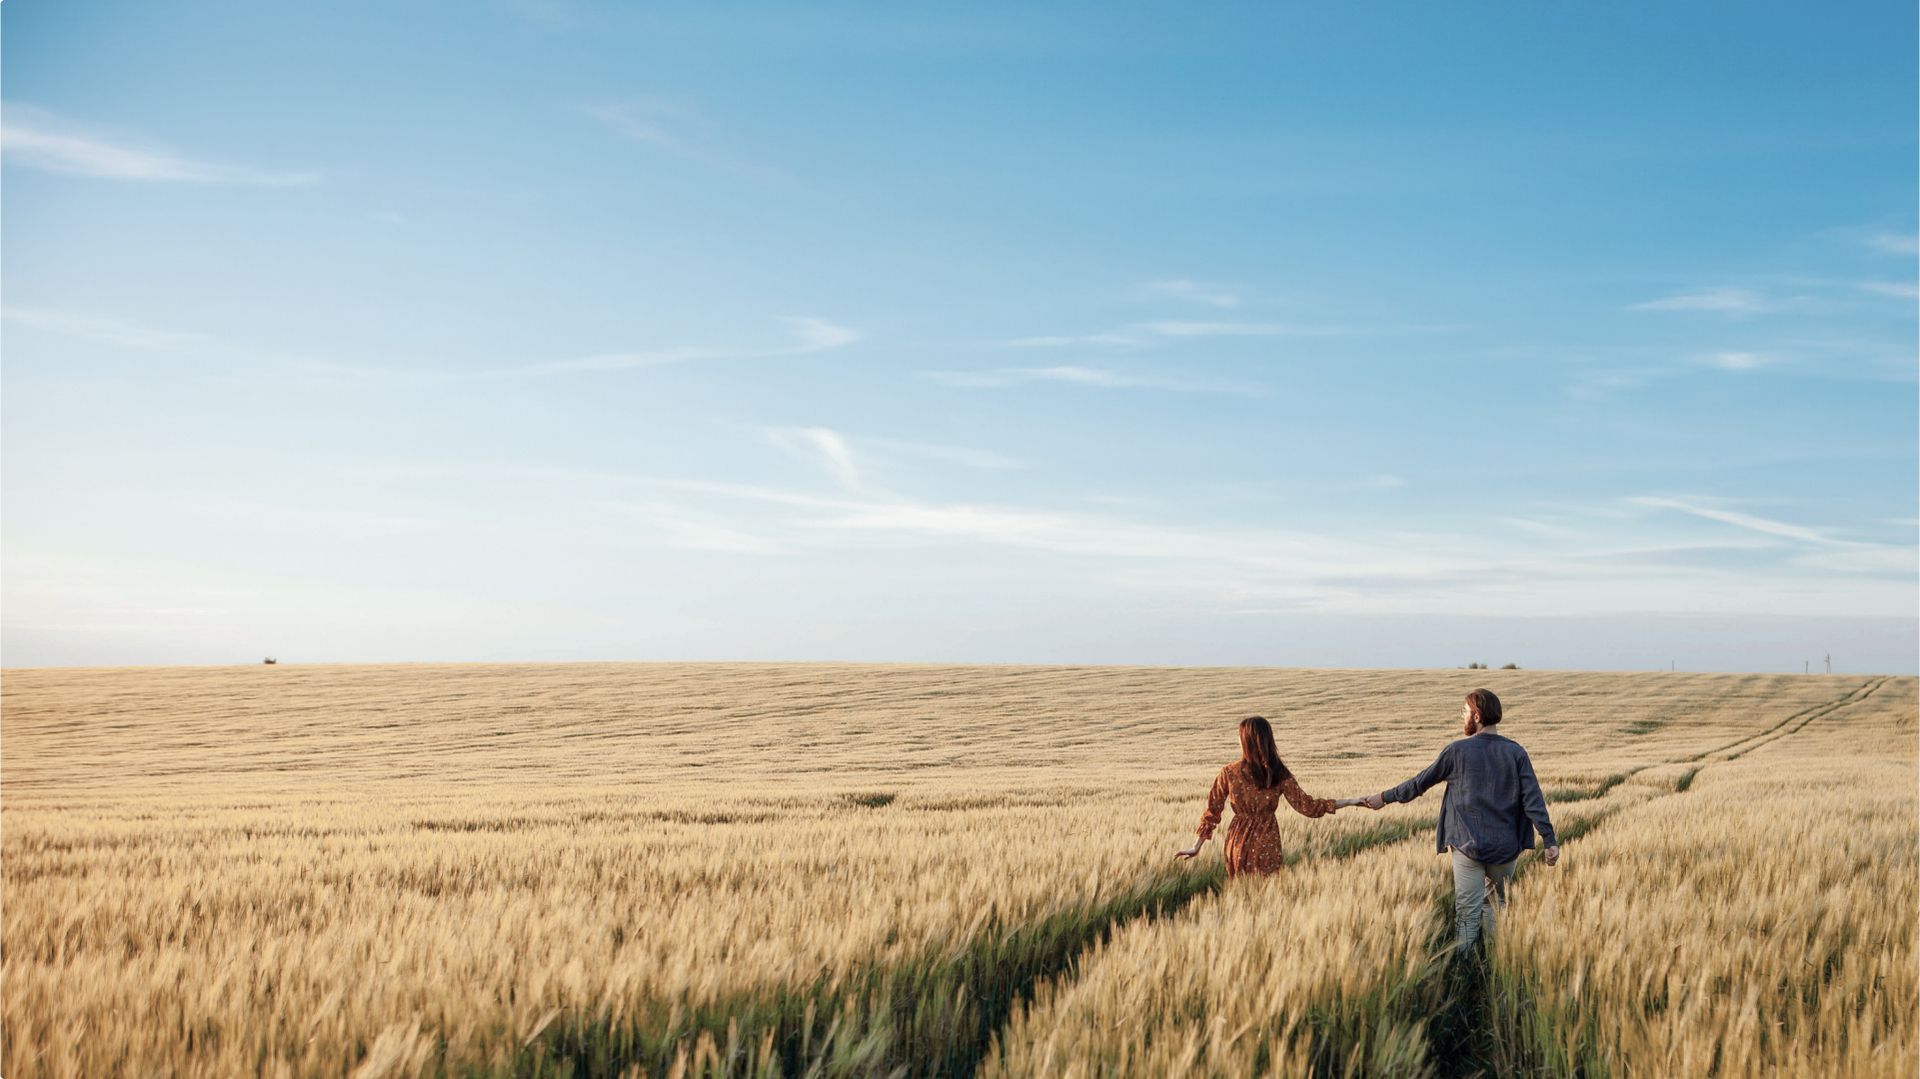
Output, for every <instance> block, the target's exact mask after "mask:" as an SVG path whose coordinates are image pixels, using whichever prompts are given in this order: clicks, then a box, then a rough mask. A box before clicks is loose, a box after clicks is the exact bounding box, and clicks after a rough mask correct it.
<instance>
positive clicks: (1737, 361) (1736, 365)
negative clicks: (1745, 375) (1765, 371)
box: [1706, 352, 1773, 371]
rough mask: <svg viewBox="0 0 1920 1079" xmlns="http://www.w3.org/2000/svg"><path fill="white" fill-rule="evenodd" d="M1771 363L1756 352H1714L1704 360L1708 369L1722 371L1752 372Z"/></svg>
mask: <svg viewBox="0 0 1920 1079" xmlns="http://www.w3.org/2000/svg"><path fill="white" fill-rule="evenodd" d="M1771 362H1773V361H1772V360H1771V359H1769V358H1768V357H1766V356H1762V355H1761V354H1760V353H1758V352H1715V353H1713V354H1712V355H1710V356H1708V357H1707V358H1706V363H1707V365H1708V366H1710V367H1718V368H1719V369H1720V370H1722V371H1752V370H1754V369H1755V368H1759V367H1765V366H1766V365H1767V364H1769V363H1771Z"/></svg>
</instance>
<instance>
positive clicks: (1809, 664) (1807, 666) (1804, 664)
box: [1800, 659, 1813, 674]
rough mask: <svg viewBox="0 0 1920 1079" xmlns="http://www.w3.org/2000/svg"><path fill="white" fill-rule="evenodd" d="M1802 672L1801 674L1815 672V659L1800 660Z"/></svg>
mask: <svg viewBox="0 0 1920 1079" xmlns="http://www.w3.org/2000/svg"><path fill="white" fill-rule="evenodd" d="M1800 673H1801V674H1812V673H1813V661H1812V660H1810V659H1803V660H1801V661H1800Z"/></svg>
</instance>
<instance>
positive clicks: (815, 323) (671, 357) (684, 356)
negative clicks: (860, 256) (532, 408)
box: [508, 315, 862, 375]
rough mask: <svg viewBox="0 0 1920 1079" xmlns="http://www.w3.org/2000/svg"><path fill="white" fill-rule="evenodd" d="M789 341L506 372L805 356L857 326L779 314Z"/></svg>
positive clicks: (619, 355)
mask: <svg viewBox="0 0 1920 1079" xmlns="http://www.w3.org/2000/svg"><path fill="white" fill-rule="evenodd" d="M780 321H781V322H783V323H784V324H785V325H786V327H787V331H788V333H789V334H790V335H791V336H792V343H790V344H788V345H784V346H775V347H771V348H722V347H714V346H708V345H680V346H675V347H672V348H664V349H654V350H650V351H644V352H612V353H601V354H598V355H593V356H579V357H575V358H573V359H568V360H552V361H548V362H546V363H536V364H529V365H527V366H525V367H519V368H514V369H512V370H511V371H510V372H508V373H518V374H533V375H557V374H571V373H578V372H582V371H622V370H627V369H629V368H634V367H660V366H664V365H667V364H675V363H694V362H698V361H702V360H732V359H754V358H767V357H775V356H804V355H807V354H809V353H815V352H825V351H828V350H830V349H836V348H840V347H842V346H845V345H850V344H852V343H854V342H855V341H858V340H860V339H861V337H862V334H861V333H860V331H859V330H855V329H852V328H850V327H847V326H842V325H840V324H838V323H835V322H831V321H828V320H827V319H824V318H819V317H817V316H813V315H801V316H791V317H787V318H782V319H781V320H780Z"/></svg>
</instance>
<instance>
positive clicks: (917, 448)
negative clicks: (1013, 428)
mask: <svg viewBox="0 0 1920 1079" xmlns="http://www.w3.org/2000/svg"><path fill="white" fill-rule="evenodd" d="M858 441H859V442H860V444H862V445H870V446H874V447H876V448H878V449H880V450H882V451H885V452H888V453H896V454H901V455H903V456H907V457H919V458H923V459H925V460H929V461H939V462H941V463H943V464H950V465H959V466H961V467H963V468H977V469H986V470H990V471H1004V470H1008V469H1016V468H1025V467H1026V464H1025V463H1024V462H1022V461H1021V460H1020V459H1019V458H1017V457H1010V456H1008V455H1007V454H1004V453H999V452H997V451H994V450H980V449H973V448H971V447H968V446H945V445H940V444H938V443H933V442H911V441H907V440H903V439H897V438H875V437H871V436H869V437H863V438H860V439H859V440H858Z"/></svg>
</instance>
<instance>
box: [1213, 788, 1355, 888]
mask: <svg viewBox="0 0 1920 1079" xmlns="http://www.w3.org/2000/svg"><path fill="white" fill-rule="evenodd" d="M1283 797H1284V798H1285V799H1286V800H1287V804H1288V805H1290V806H1292V807H1293V808H1294V811H1295V812H1297V813H1299V814H1300V815H1301V816H1303V817H1320V816H1325V815H1326V814H1328V813H1331V812H1333V799H1331V798H1315V797H1313V796H1312V795H1309V794H1308V793H1307V792H1306V791H1303V790H1301V789H1300V784H1298V783H1296V782H1294V779H1293V776H1292V775H1291V774H1289V775H1288V776H1287V778H1285V779H1283V780H1281V781H1280V783H1279V785H1278V786H1274V787H1267V788H1265V789H1262V788H1260V787H1256V786H1254V783H1253V776H1252V774H1251V773H1249V772H1248V771H1247V762H1246V761H1235V762H1234V763H1232V764H1229V765H1227V766H1226V767H1225V768H1222V769H1220V775H1219V776H1218V777H1217V778H1215V779H1214V781H1213V789H1212V790H1210V791H1208V792H1207V811H1206V812H1205V813H1204V814H1202V815H1201V817H1200V841H1201V842H1202V843H1204V842H1206V841H1207V840H1209V839H1211V838H1213V829H1214V827H1215V826H1216V825H1218V824H1219V823H1220V810H1221V809H1222V807H1224V806H1225V805H1226V804H1227V803H1228V802H1232V803H1233V823H1231V824H1229V825H1227V876H1229V877H1237V876H1239V875H1241V874H1242V873H1272V872H1274V871H1275V870H1277V869H1280V868H1282V867H1284V866H1285V865H1286V862H1285V861H1284V860H1283V859H1282V857H1281V851H1280V822H1279V821H1276V820H1274V818H1273V811H1274V809H1275V808H1277V807H1278V806H1279V804H1280V799H1281V798H1283Z"/></svg>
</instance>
